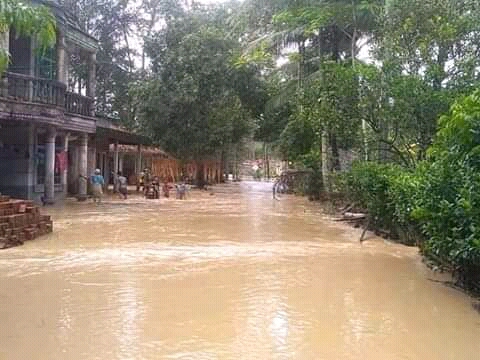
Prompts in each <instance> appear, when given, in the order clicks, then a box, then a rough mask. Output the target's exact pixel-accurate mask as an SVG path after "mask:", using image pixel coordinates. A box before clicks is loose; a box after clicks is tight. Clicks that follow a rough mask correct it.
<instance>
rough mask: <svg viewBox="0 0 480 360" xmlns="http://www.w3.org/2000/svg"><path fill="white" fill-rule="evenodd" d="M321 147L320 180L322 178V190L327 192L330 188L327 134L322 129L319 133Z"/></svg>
mask: <svg viewBox="0 0 480 360" xmlns="http://www.w3.org/2000/svg"><path fill="white" fill-rule="evenodd" d="M321 141H322V148H321V159H322V180H323V190H324V191H325V192H328V191H329V189H330V184H329V179H328V174H329V170H328V136H327V131H326V130H322V135H321Z"/></svg>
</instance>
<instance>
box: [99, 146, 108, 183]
mask: <svg viewBox="0 0 480 360" xmlns="http://www.w3.org/2000/svg"><path fill="white" fill-rule="evenodd" d="M98 168H99V169H100V171H101V172H102V176H103V178H104V179H105V181H107V176H106V174H105V153H103V152H101V153H100V154H99V156H98Z"/></svg>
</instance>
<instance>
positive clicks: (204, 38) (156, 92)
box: [131, 10, 264, 160]
mask: <svg viewBox="0 0 480 360" xmlns="http://www.w3.org/2000/svg"><path fill="white" fill-rule="evenodd" d="M218 21H219V19H218V18H217V17H216V16H215V14H214V13H213V14H212V13H210V12H204V11H202V10H198V11H193V12H191V13H189V14H186V15H185V16H184V17H182V18H180V19H171V20H170V21H168V22H167V26H166V27H165V28H164V29H163V30H162V31H160V32H158V33H157V34H156V35H155V37H154V38H153V39H152V40H151V41H150V42H149V44H148V46H147V55H149V57H150V58H151V59H152V69H153V74H152V76H151V78H150V79H149V80H147V81H140V82H138V83H137V84H136V85H135V86H133V87H132V89H131V93H132V94H134V96H135V98H136V108H137V115H138V120H139V123H140V125H141V127H142V129H143V130H144V131H145V132H147V133H148V134H150V135H152V136H153V137H154V139H155V140H156V141H157V142H158V143H159V144H161V145H162V146H163V147H164V148H165V150H167V151H169V152H171V153H173V154H174V155H176V156H177V157H178V158H180V159H185V160H188V159H191V158H200V157H205V156H219V154H220V153H221V152H224V151H227V150H228V149H230V148H231V147H232V146H233V145H235V144H239V143H240V142H241V141H242V139H244V138H246V137H248V136H250V134H251V132H252V128H253V119H254V117H255V116H258V114H259V113H261V110H260V108H261V107H262V106H263V103H262V98H263V96H264V95H263V91H262V88H261V85H262V84H261V81H259V80H258V79H257V78H256V75H257V72H256V70H255V67H251V66H248V65H245V64H238V63H235V60H234V59H235V57H236V54H238V44H237V43H236V42H235V41H234V40H232V39H230V38H228V37H225V36H224V33H223V32H222V31H221V29H220V27H219V26H218V24H217V22H218Z"/></svg>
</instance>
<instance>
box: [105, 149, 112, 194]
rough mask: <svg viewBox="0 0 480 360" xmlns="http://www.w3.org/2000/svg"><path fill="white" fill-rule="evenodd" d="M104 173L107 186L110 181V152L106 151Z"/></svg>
mask: <svg viewBox="0 0 480 360" xmlns="http://www.w3.org/2000/svg"><path fill="white" fill-rule="evenodd" d="M104 167H105V169H104V173H103V177H104V179H105V184H107V186H108V185H109V183H110V171H111V169H110V153H109V152H107V153H105V163H104Z"/></svg>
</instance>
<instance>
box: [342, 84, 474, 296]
mask: <svg viewBox="0 0 480 360" xmlns="http://www.w3.org/2000/svg"><path fill="white" fill-rule="evenodd" d="M479 124H480V90H478V91H476V92H475V93H473V94H472V95H470V96H467V97H465V98H463V99H461V100H459V101H458V102H456V103H455V104H454V105H453V106H452V107H451V111H450V113H449V114H448V115H445V116H443V117H442V118H441V119H440V122H439V126H440V128H439V130H438V132H437V136H436V139H435V142H434V144H433V145H432V146H431V147H430V149H429V151H428V153H429V156H428V158H427V160H426V161H424V162H422V163H421V164H420V165H419V166H418V167H417V168H416V169H415V170H407V169H405V168H402V167H400V166H398V165H392V164H378V163H358V164H356V165H355V166H354V167H353V169H352V170H351V171H350V172H349V173H347V174H345V175H344V176H343V177H342V183H341V185H342V186H341V187H342V189H343V191H344V192H345V193H346V194H347V197H348V198H349V199H350V200H351V201H353V202H355V203H356V204H357V205H359V206H361V207H363V208H364V209H365V210H367V211H368V213H369V216H371V218H372V220H373V223H374V225H375V226H376V227H377V228H383V229H386V230H389V231H390V233H391V235H392V236H394V237H397V238H400V239H401V240H402V241H405V242H407V243H413V242H414V241H418V240H419V239H423V241H422V243H421V247H422V251H423V253H424V254H425V255H426V256H427V258H429V259H430V260H431V261H432V262H433V263H435V264H436V265H437V266H440V267H444V268H447V269H450V270H453V271H454V272H455V273H456V274H457V275H458V278H459V280H461V281H462V283H463V285H465V286H469V287H472V286H479V282H480V278H479V274H480V273H479V270H480V150H479V149H480V125H479Z"/></svg>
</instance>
